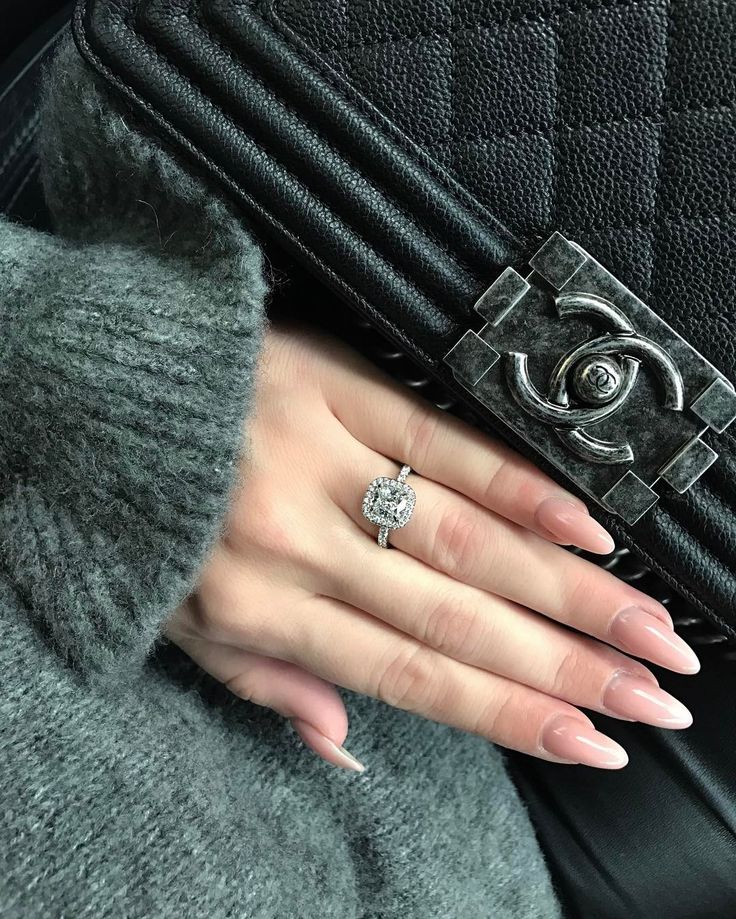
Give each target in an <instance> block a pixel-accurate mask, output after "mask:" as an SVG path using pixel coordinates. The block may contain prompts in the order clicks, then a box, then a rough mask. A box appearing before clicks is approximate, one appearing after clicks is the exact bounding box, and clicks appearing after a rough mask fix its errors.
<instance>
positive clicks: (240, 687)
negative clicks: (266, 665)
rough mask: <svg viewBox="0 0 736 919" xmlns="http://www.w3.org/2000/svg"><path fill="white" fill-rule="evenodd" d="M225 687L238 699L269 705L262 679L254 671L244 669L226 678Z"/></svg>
mask: <svg viewBox="0 0 736 919" xmlns="http://www.w3.org/2000/svg"><path fill="white" fill-rule="evenodd" d="M225 686H226V688H227V689H229V690H230V692H231V693H233V695H236V696H237V697H238V698H239V699H244V700H245V701H246V702H252V703H253V704H254V705H263V706H269V704H270V703H269V700H268V692H267V689H266V686H265V685H264V681H263V680H262V679H260V677H259V675H258V674H257V673H256V672H255V671H249V670H246V671H245V672H244V673H238V674H237V675H236V676H234V677H232V678H231V679H229V680H227V682H226V683H225Z"/></svg>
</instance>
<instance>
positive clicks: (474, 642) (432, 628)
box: [423, 590, 483, 660]
mask: <svg viewBox="0 0 736 919" xmlns="http://www.w3.org/2000/svg"><path fill="white" fill-rule="evenodd" d="M482 628H483V623H482V618H481V615H480V612H479V610H478V607H477V606H476V605H472V604H471V603H470V602H468V600H467V599H464V598H462V597H459V596H457V590H455V591H454V592H453V595H448V596H444V597H442V598H441V599H440V600H439V601H438V602H437V603H436V604H435V605H434V607H433V608H432V610H431V611H430V613H429V615H428V616H427V620H426V623H425V628H424V635H423V639H424V642H425V644H427V645H428V646H429V647H431V648H434V649H435V650H436V651H440V652H441V653H442V654H445V655H447V656H449V657H454V658H456V659H458V660H463V659H466V658H468V657H469V656H470V655H471V654H472V651H473V649H474V648H476V647H477V646H478V644H479V642H480V640H481V632H482Z"/></svg>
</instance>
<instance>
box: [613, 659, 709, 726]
mask: <svg viewBox="0 0 736 919" xmlns="http://www.w3.org/2000/svg"><path fill="white" fill-rule="evenodd" d="M603 704H604V705H605V707H606V708H607V709H609V710H610V711H612V712H615V713H616V714H617V715H623V716H624V717H627V718H633V719H634V720H635V721H643V722H644V723H645V724H653V725H655V726H656V727H659V728H673V729H677V728H689V727H690V725H691V724H692V723H693V716H692V715H691V714H690V712H689V711H688V710H687V709H686V708H685V706H684V705H683V704H682V702H679V701H678V700H677V699H675V697H674V696H671V695H670V694H669V693H668V692H665V691H664V690H663V689H660V688H659V687H658V686H655V685H654V684H653V683H652V682H651V680H645V679H642V678H641V677H638V676H633V674H630V673H625V672H623V671H619V672H617V673H616V674H614V676H613V678H612V679H611V681H610V682H609V684H608V686H607V687H606V690H605V692H604V693H603Z"/></svg>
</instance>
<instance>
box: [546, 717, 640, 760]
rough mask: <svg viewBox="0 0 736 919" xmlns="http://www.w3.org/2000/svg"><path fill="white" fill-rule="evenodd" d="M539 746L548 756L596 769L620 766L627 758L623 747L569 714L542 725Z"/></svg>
mask: <svg viewBox="0 0 736 919" xmlns="http://www.w3.org/2000/svg"><path fill="white" fill-rule="evenodd" d="M542 747H543V748H544V749H545V750H546V751H547V753H551V754H552V756H558V757H559V758H560V759H564V760H567V761H568V762H571V763H580V764H581V765H583V766H595V767H596V768H598V769H621V768H622V767H623V766H625V765H626V763H628V761H629V757H628V756H627V754H626V750H624V748H623V747H622V746H621V745H620V744H617V743H616V741H615V740H612V739H611V738H610V737H607V736H606V735H605V734H601V732H600V731H596V729H595V728H593V727H591V726H590V725H589V724H587V723H586V722H585V721H580V720H579V719H578V718H573V717H572V716H570V715H560V716H559V717H557V718H554V719H553V720H552V721H550V722H549V724H547V725H545V728H544V731H543V732H542Z"/></svg>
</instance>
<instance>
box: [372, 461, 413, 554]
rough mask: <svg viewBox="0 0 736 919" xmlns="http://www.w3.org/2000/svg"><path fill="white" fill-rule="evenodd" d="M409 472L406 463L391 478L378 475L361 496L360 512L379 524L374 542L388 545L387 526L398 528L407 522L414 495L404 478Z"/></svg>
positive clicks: (384, 545)
mask: <svg viewBox="0 0 736 919" xmlns="http://www.w3.org/2000/svg"><path fill="white" fill-rule="evenodd" d="M410 472H411V468H410V467H409V466H407V465H404V466H402V467H401V472H400V473H399V475H398V477H397V478H395V479H389V478H387V477H386V476H379V477H378V478H377V479H374V480H373V481H372V482H371V484H370V485H369V486H368V489H367V490H366V493H365V496H364V498H363V516H364V517H365V518H366V520H369V521H370V522H371V523H375V524H376V525H377V526H378V527H379V531H378V544H379V545H380V546H382V547H383V548H384V549H385V548H388V536H389V533H390V531H391V530H398V529H399V528H400V527H403V526H405V524H407V523H408V522H409V518H410V517H411V515H412V512H413V510H414V505H415V504H416V500H417V496H416V493H415V491H414V489H413V488H412V487H411V485H407V484H406V482H405V479H406V477H407V476H408V475H409V473H410Z"/></svg>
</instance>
